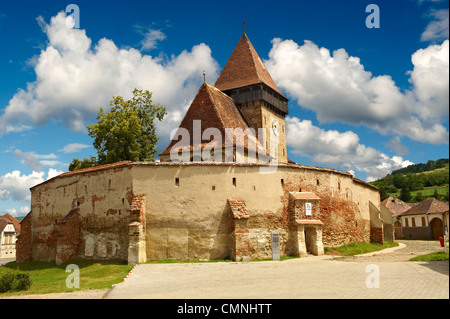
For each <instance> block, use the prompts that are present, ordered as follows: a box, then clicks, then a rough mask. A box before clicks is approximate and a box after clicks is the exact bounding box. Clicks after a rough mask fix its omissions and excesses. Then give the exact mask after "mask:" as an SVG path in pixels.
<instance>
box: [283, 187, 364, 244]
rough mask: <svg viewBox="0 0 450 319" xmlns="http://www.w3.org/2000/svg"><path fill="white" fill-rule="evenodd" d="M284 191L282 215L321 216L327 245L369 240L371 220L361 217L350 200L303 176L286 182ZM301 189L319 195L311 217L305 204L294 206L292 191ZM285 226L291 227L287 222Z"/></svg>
mask: <svg viewBox="0 0 450 319" xmlns="http://www.w3.org/2000/svg"><path fill="white" fill-rule="evenodd" d="M319 182H320V181H319ZM319 184H320V183H319ZM283 190H284V195H283V196H282V197H281V200H282V202H283V203H284V210H283V215H284V216H293V215H289V214H290V212H291V211H292V210H297V211H298V212H297V214H301V216H302V218H303V219H318V220H320V221H321V222H323V224H324V225H323V227H322V240H323V245H324V246H339V245H343V244H347V243H349V242H350V241H354V242H362V241H369V240H370V220H366V219H363V218H362V217H361V212H360V210H359V208H358V207H357V205H356V204H355V203H354V202H353V201H352V200H351V199H347V198H344V197H342V196H339V195H338V194H333V193H332V192H331V191H329V190H327V189H326V188H324V187H322V188H321V187H318V186H316V185H312V184H310V183H308V184H307V183H305V182H304V181H303V180H302V179H300V178H299V179H298V181H295V182H294V181H285V182H284V185H283ZM299 190H301V191H302V192H313V193H314V194H316V195H317V196H318V197H320V203H319V207H318V209H317V210H316V209H315V206H316V205H314V203H313V206H312V209H313V210H312V215H311V216H305V215H304V212H303V209H304V208H303V207H300V206H298V207H295V206H293V205H294V204H293V202H292V201H289V193H290V192H298V191H299ZM303 205H304V203H303ZM291 218H292V217H291ZM286 221H287V219H286ZM291 225H292V223H291ZM286 227H289V226H288V224H287V223H286Z"/></svg>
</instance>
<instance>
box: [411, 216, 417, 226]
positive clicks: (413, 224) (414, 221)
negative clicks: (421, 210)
mask: <svg viewBox="0 0 450 319" xmlns="http://www.w3.org/2000/svg"><path fill="white" fill-rule="evenodd" d="M411 220H412V227H416V218H415V217H412V218H411Z"/></svg>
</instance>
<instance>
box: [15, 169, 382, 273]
mask: <svg viewBox="0 0 450 319" xmlns="http://www.w3.org/2000/svg"><path fill="white" fill-rule="evenodd" d="M265 166H266V165H262V164H248V163H247V164H237V163H205V162H200V163H146V162H119V163H115V164H110V165H104V166H100V167H96V168H89V169H83V170H79V171H74V172H68V173H64V174H61V175H59V176H57V177H54V178H52V179H50V180H48V181H46V182H44V183H42V184H39V185H36V186H34V187H33V188H31V212H30V213H29V214H28V215H27V217H26V218H25V219H24V220H23V221H22V227H23V228H22V229H23V230H24V231H23V232H22V234H21V235H20V237H19V240H18V243H17V246H18V247H17V260H18V261H19V262H20V261H29V260H41V261H56V262H57V263H59V264H60V263H64V262H66V261H68V260H72V259H79V258H81V259H95V260H101V259H122V260H128V262H129V263H137V262H145V261H147V260H157V259H199V260H204V259H225V258H232V259H235V260H242V259H258V258H271V257H272V243H271V234H272V233H273V232H278V233H279V238H280V252H281V255H301V254H302V253H305V252H306V251H308V252H310V251H311V249H309V248H308V245H309V246H311V245H310V244H308V240H311V239H308V238H307V237H308V232H306V228H308V227H309V226H314V227H319V228H320V232H319V231H317V232H316V233H315V234H316V235H315V236H316V237H314V239H313V241H317V242H320V244H321V245H323V246H338V245H342V244H344V243H348V242H351V241H353V242H360V241H370V240H371V239H373V238H377V241H381V242H382V241H383V238H382V237H383V235H382V227H383V222H382V220H381V219H380V209H381V208H380V195H379V191H378V189H377V188H375V187H373V186H371V185H369V184H367V183H365V182H363V181H361V180H359V179H357V178H355V177H353V176H352V175H351V174H350V173H345V172H341V171H337V170H333V169H327V168H319V167H311V166H302V165H297V164H280V165H279V166H278V167H276V169H275V170H272V171H271V172H264V170H262V168H264V167H265ZM304 202H310V203H311V204H310V206H309V207H310V211H309V212H306V213H305V211H304ZM319 228H318V229H319ZM380 228H381V231H380ZM304 229H305V232H303V230H304ZM380 232H381V233H380ZM380 237H381V238H380ZM311 238H312V237H311ZM303 246H305V247H304V248H302V247H303ZM317 247H319V246H317ZM317 247H316V248H317ZM316 248H314V249H316ZM314 249H313V250H312V252H313V253H316V254H320V251H321V249H322V252H323V247H319V248H318V249H319V253H317V251H315V252H314Z"/></svg>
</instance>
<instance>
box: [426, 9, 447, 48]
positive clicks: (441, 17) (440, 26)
mask: <svg viewBox="0 0 450 319" xmlns="http://www.w3.org/2000/svg"><path fill="white" fill-rule="evenodd" d="M428 16H430V17H432V19H433V20H432V21H431V22H430V23H429V24H428V25H427V27H426V28H425V31H424V32H423V33H422V35H421V37H420V40H422V41H442V40H444V39H448V29H449V18H448V9H441V10H432V11H431V12H430V14H429V15H428Z"/></svg>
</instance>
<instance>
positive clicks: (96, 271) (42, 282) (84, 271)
mask: <svg viewBox="0 0 450 319" xmlns="http://www.w3.org/2000/svg"><path fill="white" fill-rule="evenodd" d="M71 263H73V264H75V265H77V266H78V267H79V269H80V288H79V289H77V288H67V287H66V279H67V277H68V276H70V275H71V274H72V273H73V272H72V271H69V272H66V267H67V265H68V263H67V264H63V265H60V266H57V265H56V264H54V263H46V262H39V261H32V262H26V263H20V264H17V263H16V262H11V263H8V264H6V265H4V266H0V276H2V274H4V273H5V272H8V271H13V272H16V271H20V272H25V273H29V274H30V277H31V280H32V284H31V287H30V289H29V290H22V291H9V292H6V293H0V296H11V295H21V294H27V295H28V294H46V293H58V292H73V291H77V290H84V289H107V288H111V286H112V285H113V284H117V283H120V282H122V279H123V278H125V276H126V275H127V274H128V273H129V272H130V270H131V269H132V268H133V266H131V265H127V264H126V262H122V261H87V260H80V261H74V262H71Z"/></svg>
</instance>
